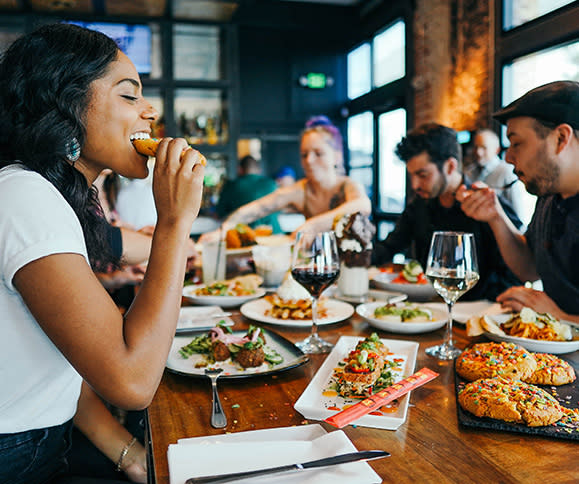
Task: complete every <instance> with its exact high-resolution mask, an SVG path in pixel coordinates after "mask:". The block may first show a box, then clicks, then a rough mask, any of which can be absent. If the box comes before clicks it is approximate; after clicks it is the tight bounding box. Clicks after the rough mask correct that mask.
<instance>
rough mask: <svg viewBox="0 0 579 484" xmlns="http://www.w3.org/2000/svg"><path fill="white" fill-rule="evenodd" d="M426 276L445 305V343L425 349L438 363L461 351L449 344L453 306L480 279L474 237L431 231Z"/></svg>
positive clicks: (469, 234) (450, 342)
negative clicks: (446, 314)
mask: <svg viewBox="0 0 579 484" xmlns="http://www.w3.org/2000/svg"><path fill="white" fill-rule="evenodd" d="M426 277H427V278H428V280H429V281H430V282H431V283H432V285H433V286H434V289H435V290H436V292H437V293H438V294H440V296H441V297H442V299H444V302H446V305H447V306H448V322H447V324H446V338H445V341H444V343H442V344H441V345H437V346H432V347H430V348H427V349H426V354H427V355H430V356H434V357H435V358H438V359H440V360H452V359H454V358H456V357H457V356H458V355H459V354H460V353H461V352H462V351H461V350H460V349H459V348H456V347H455V346H454V345H453V342H452V306H453V305H454V303H455V302H456V300H457V299H458V298H459V297H460V296H462V295H463V294H464V293H465V292H466V291H468V290H469V289H471V288H472V287H473V286H474V285H475V284H476V283H477V282H478V279H479V272H478V263H477V257H476V247H475V241H474V235H473V234H471V233H465V232H434V234H433V235H432V241H431V243H430V251H429V253H428V262H427V264H426Z"/></svg>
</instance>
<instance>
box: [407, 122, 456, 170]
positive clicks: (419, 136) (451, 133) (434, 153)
mask: <svg viewBox="0 0 579 484" xmlns="http://www.w3.org/2000/svg"><path fill="white" fill-rule="evenodd" d="M424 152H426V153H428V156H430V161H432V163H434V164H435V165H436V166H437V167H438V169H439V170H440V171H442V167H443V165H444V163H445V161H446V160H448V159H449V158H455V159H456V161H458V166H459V169H460V168H461V161H462V155H461V150H460V144H459V143H458V138H457V136H456V131H455V130H454V129H452V128H448V127H446V126H442V125H441V124H436V123H426V124H422V125H420V126H418V127H417V128H415V129H413V130H412V131H410V132H409V133H408V134H407V135H406V137H404V138H402V141H400V143H398V144H397V145H396V155H397V156H398V158H400V159H401V160H402V161H404V162H405V163H406V162H407V161H408V160H410V158H414V157H415V156H418V155H420V154H422V153H424Z"/></svg>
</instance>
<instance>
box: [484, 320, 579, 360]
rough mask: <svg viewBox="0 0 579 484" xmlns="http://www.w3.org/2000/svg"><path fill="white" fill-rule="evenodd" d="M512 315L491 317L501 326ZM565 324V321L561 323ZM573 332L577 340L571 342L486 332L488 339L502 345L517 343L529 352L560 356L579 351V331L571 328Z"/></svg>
mask: <svg viewBox="0 0 579 484" xmlns="http://www.w3.org/2000/svg"><path fill="white" fill-rule="evenodd" d="M511 316H512V314H497V315H493V316H491V318H492V319H493V320H494V321H495V322H496V323H497V324H498V325H500V324H501V323H504V322H505V321H507V320H508V319H509V318H510V317H511ZM561 322H562V323H564V322H565V321H563V320H562V321H561ZM571 331H572V333H573V336H574V338H575V339H573V340H571V341H543V340H538V339H530V338H519V337H517V336H507V335H504V336H503V335H500V334H493V333H489V332H488V331H485V335H486V337H487V338H489V339H491V340H493V341H496V342H498V343H500V342H501V341H506V342H508V343H516V344H518V345H521V346H522V347H523V348H525V349H527V350H529V351H535V352H537V353H552V354H555V355H560V354H563V353H572V352H573V351H577V350H579V330H577V329H576V328H573V327H571Z"/></svg>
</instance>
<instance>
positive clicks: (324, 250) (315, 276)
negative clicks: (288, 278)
mask: <svg viewBox="0 0 579 484" xmlns="http://www.w3.org/2000/svg"><path fill="white" fill-rule="evenodd" d="M339 275H340V256H339V254H338V243H337V242H336V234H334V232H332V231H329V232H308V231H302V232H298V234H297V236H296V243H295V246H294V253H293V260H292V276H293V278H294V279H295V280H296V281H297V282H298V283H300V284H301V285H302V286H303V287H304V288H305V289H306V290H307V291H308V292H309V293H310V296H311V298H312V332H311V334H310V336H308V337H307V338H306V339H305V340H303V341H300V342H298V343H296V346H297V347H298V348H299V349H301V350H302V351H303V352H304V353H309V354H311V353H327V352H329V351H330V350H331V349H332V348H333V347H334V345H333V344H332V343H330V342H328V341H325V340H323V339H321V338H320V337H319V336H318V299H319V297H320V295H321V294H322V292H324V290H325V289H326V288H328V287H329V286H330V285H331V284H333V283H334V281H335V280H336V279H337V278H338V276H339Z"/></svg>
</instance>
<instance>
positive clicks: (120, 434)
mask: <svg viewBox="0 0 579 484" xmlns="http://www.w3.org/2000/svg"><path fill="white" fill-rule="evenodd" d="M74 424H75V426H76V427H77V428H78V429H79V430H80V431H81V432H82V433H83V434H84V435H85V436H86V437H87V438H88V439H89V440H90V441H91V442H92V444H93V445H94V446H95V447H96V448H97V449H99V450H100V451H101V452H102V453H103V454H104V455H106V456H107V457H108V458H109V459H110V460H111V461H112V462H114V463H115V464H116V463H117V461H118V459H119V457H120V455H121V452H122V450H123V448H124V447H125V445H127V443H128V442H130V440H131V439H132V438H133V436H132V435H131V433H130V432H129V431H128V430H127V429H125V428H124V427H123V426H122V425H121V424H120V423H119V422H118V420H117V419H115V417H113V415H112V414H111V412H110V411H109V409H108V408H107V407H106V405H105V404H104V403H103V401H102V400H101V399H100V397H99V396H98V395H97V394H96V393H94V391H93V390H92V389H91V388H90V387H89V386H88V385H87V383H86V382H83V383H82V390H81V394H80V398H79V400H78V409H77V412H76V414H75V416H74Z"/></svg>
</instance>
